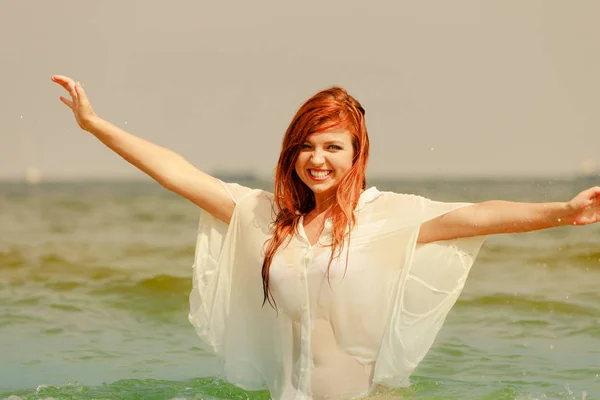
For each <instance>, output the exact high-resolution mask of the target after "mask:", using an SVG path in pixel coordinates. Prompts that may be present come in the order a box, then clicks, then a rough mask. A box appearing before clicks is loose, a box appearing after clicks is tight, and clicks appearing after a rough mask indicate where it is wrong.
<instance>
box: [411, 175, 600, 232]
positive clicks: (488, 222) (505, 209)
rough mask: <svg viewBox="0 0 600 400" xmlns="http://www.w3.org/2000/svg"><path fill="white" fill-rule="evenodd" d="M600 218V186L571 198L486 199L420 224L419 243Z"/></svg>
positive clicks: (593, 220) (584, 223)
mask: <svg viewBox="0 0 600 400" xmlns="http://www.w3.org/2000/svg"><path fill="white" fill-rule="evenodd" d="M598 221H600V187H598V186H596V187H593V188H590V189H587V190H584V191H583V192H581V193H579V194H578V195H577V196H575V197H574V198H573V200H571V201H569V202H564V203H561V202H558V203H516V202H510V201H502V200H492V201H485V202H483V203H478V204H474V205H471V206H467V207H462V208H459V209H456V210H453V211H450V212H448V213H446V214H444V215H441V216H439V217H437V218H434V219H432V220H429V221H427V222H425V223H423V224H422V225H421V230H420V232H419V237H418V239H417V241H418V242H419V243H429V242H435V241H437V240H449V239H457V238H461V237H470V236H481V235H493V234H497V233H519V232H530V231H536V230H540V229H547V228H554V227H556V226H564V225H588V224H593V223H596V222H598Z"/></svg>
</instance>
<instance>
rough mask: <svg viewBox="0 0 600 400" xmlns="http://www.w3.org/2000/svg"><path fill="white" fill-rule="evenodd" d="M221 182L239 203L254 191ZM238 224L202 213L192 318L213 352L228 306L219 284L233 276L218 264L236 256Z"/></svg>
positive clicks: (223, 325)
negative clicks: (219, 268) (221, 269)
mask: <svg viewBox="0 0 600 400" xmlns="http://www.w3.org/2000/svg"><path fill="white" fill-rule="evenodd" d="M221 183H222V184H223V187H224V189H225V191H227V193H229V195H230V196H231V198H232V200H233V201H234V202H235V203H236V207H237V204H238V202H239V201H240V200H241V199H242V198H243V197H245V196H247V195H249V194H250V193H252V192H253V189H250V188H247V187H244V186H241V185H238V184H237V183H225V182H222V181H221ZM234 213H235V211H234ZM235 225H236V224H235V223H234V221H233V218H232V222H231V223H230V224H227V223H225V222H223V221H221V220H219V219H217V218H215V217H214V216H213V215H211V214H209V213H208V212H206V211H204V210H202V211H201V213H200V221H199V224H198V233H197V237H196V250H195V255H194V265H193V267H192V291H191V292H190V312H189V315H188V319H189V321H190V323H191V324H192V325H193V326H194V328H195V329H196V333H198V335H199V336H200V338H201V339H202V341H203V342H204V343H205V344H206V345H208V346H209V348H208V349H207V350H208V351H210V352H212V353H218V352H219V349H220V347H221V341H222V340H223V339H222V338H223V332H224V329H225V318H226V315H227V307H228V299H227V296H228V293H226V291H225V290H219V288H223V287H227V285H228V283H227V282H223V280H227V279H229V278H228V277H227V274H219V270H218V268H217V267H218V265H219V262H220V260H221V262H223V259H224V258H231V257H232V256H233V254H230V253H233V251H234V247H235V236H236V235H235V230H236V229H237V227H236V226H235ZM219 275H220V278H219ZM219 279H221V282H219Z"/></svg>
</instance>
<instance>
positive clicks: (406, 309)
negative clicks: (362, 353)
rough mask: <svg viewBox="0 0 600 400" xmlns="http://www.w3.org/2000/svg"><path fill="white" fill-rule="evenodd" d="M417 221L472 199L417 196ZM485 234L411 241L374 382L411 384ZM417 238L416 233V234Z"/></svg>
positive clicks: (413, 201) (413, 199)
mask: <svg viewBox="0 0 600 400" xmlns="http://www.w3.org/2000/svg"><path fill="white" fill-rule="evenodd" d="M410 200H411V206H410V207H408V208H411V209H412V210H413V215H415V216H416V220H417V224H418V225H419V226H420V224H422V223H424V222H426V221H428V220H430V219H433V218H435V217H437V216H440V215H442V214H445V213H447V212H449V211H452V210H454V209H457V208H460V207H464V206H467V205H470V204H469V203H443V202H437V201H432V200H429V199H426V198H423V197H419V196H411V197H410ZM484 239H485V238H484V237H470V238H459V239H454V240H445V241H438V242H433V243H427V244H422V245H421V244H417V243H411V244H408V246H409V248H408V251H409V252H412V254H410V255H409V257H407V259H406V260H407V261H406V264H405V265H404V266H402V268H401V269H400V273H399V276H398V282H397V284H396V285H395V290H394V292H393V300H392V306H391V312H390V316H389V321H388V328H387V329H386V332H385V333H384V337H383V341H382V344H381V347H380V352H379V356H378V359H377V362H376V366H375V372H374V377H373V383H374V385H376V384H382V385H385V386H388V387H403V386H404V387H405V386H408V385H409V379H408V378H409V376H410V375H411V374H412V372H413V371H414V370H415V368H416V367H417V366H418V364H419V363H420V362H421V360H422V359H423V358H424V357H425V355H426V354H427V352H428V351H429V349H430V348H431V346H432V344H433V342H434V341H435V338H436V336H437V334H438V332H439V331H440V329H441V327H442V325H443V323H444V320H445V319H446V316H447V315H448V313H449V311H450V309H451V308H452V307H453V306H454V304H455V303H456V300H457V299H458V297H459V295H460V294H461V292H462V290H463V288H464V285H465V282H466V279H467V276H468V274H469V271H470V269H471V267H472V265H473V262H474V261H475V258H476V257H477V254H478V252H479V249H480V248H481V245H482V244H483V241H484ZM415 240H416V238H415Z"/></svg>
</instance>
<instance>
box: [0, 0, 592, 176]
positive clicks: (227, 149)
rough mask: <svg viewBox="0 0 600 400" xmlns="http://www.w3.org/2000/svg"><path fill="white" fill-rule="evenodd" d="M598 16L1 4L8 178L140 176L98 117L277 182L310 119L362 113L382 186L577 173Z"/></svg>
mask: <svg viewBox="0 0 600 400" xmlns="http://www.w3.org/2000/svg"><path fill="white" fill-rule="evenodd" d="M598 15H600V2H598V1H596V0H588V1H585V0H577V1H569V2H566V1H558V0H555V1H552V0H543V1H542V0H538V1H535V0H530V1H518V0H505V1H501V2H491V1H463V0H454V1H452V2H448V1H443V0H440V1H378V2H367V1H364V0H360V1H355V0H349V1H326V2H325V1H323V2H322V1H303V2H280V1H274V0H273V1H252V2H246V1H239V2H233V1H220V2H215V1H211V2H206V1H199V0H175V1H170V2H166V1H165V2H158V1H146V0H144V1H142V0H130V1H122V0H103V1H80V0H77V1H75V0H53V1H51V2H50V1H38V2H29V1H22V0H2V2H1V4H0V50H1V53H0V54H1V57H2V63H0V70H1V71H2V73H3V75H4V81H3V84H2V86H3V90H2V94H3V95H2V96H1V97H0V179H21V178H22V177H23V176H24V173H25V170H26V169H27V168H28V167H33V168H37V169H38V170H39V171H40V173H41V174H42V176H43V178H44V179H48V180H54V179H59V180H63V179H66V180H68V179H97V178H101V179H137V178H144V175H143V174H142V173H141V172H139V171H137V170H136V169H135V168H134V167H132V166H131V165H129V164H127V163H126V162H125V161H123V160H121V159H120V158H119V156H117V155H115V154H113V153H112V152H111V151H110V150H109V149H107V148H106V147H104V145H102V144H101V143H100V142H99V141H98V140H97V139H96V138H94V137H93V136H92V135H90V134H89V133H87V132H84V131H81V130H80V129H79V128H78V127H77V125H76V123H75V122H74V120H73V118H72V114H71V112H70V110H69V109H68V108H67V107H66V106H64V105H63V104H62V103H61V102H60V101H59V100H58V97H59V96H60V95H61V94H62V89H61V88H60V87H59V86H58V85H56V84H54V83H52V82H51V81H50V76H51V75H52V74H61V75H68V76H71V77H73V78H74V79H76V80H79V81H81V82H82V83H83V84H84V87H85V89H86V92H87V94H88V96H89V98H90V100H91V102H92V105H93V107H94V109H95V111H96V113H97V114H99V115H100V116H101V117H102V118H105V119H107V120H109V121H111V122H113V123H115V124H116V125H119V126H121V127H122V128H124V129H126V130H128V131H130V132H132V133H134V134H136V135H138V136H141V137H143V138H145V139H148V140H150V141H153V142H155V143H158V144H160V145H162V146H165V147H168V148H170V149H172V150H174V151H176V152H178V153H179V154H181V155H182V156H184V157H185V158H186V159H187V160H189V161H190V162H191V163H193V164H194V165H196V166H197V167H198V168H200V169H202V170H204V171H206V172H209V173H215V172H216V171H220V172H223V171H225V172H232V173H235V172H241V171H252V172H254V173H256V174H258V175H259V176H264V177H271V176H272V174H273V171H274V167H275V165H276V162H277V159H278V156H279V152H280V149H281V140H282V137H283V134H284V132H285V130H286V128H287V126H288V124H289V123H290V121H291V118H292V117H293V115H294V114H295V112H296V110H297V109H298V108H299V107H300V105H301V104H302V103H303V102H304V101H305V100H307V99H308V98H309V97H310V96H312V95H313V94H314V93H316V92H318V91H319V90H321V89H324V88H327V87H329V86H332V85H341V86H343V87H345V88H346V89H347V90H348V92H349V93H350V94H352V95H353V96H354V97H356V98H357V99H358V100H359V101H360V102H361V103H362V105H363V106H364V108H365V109H366V119H367V127H368V130H369V135H370V140H371V149H372V150H371V157H370V161H369V167H368V174H369V175H370V176H378V177H403V178H412V177H416V178H418V177H426V176H427V177H430V176H443V177H478V178H479V177H531V176H539V177H549V178H552V177H565V176H566V177H568V176H572V175H574V174H576V173H578V171H579V170H580V165H581V163H582V161H584V160H591V161H593V162H600V154H599V153H600V151H599V150H600V134H599V128H600V112H598V110H599V109H600V107H599V106H600V96H599V93H600V76H599V71H600V40H599V38H600V24H598V23H597V18H598Z"/></svg>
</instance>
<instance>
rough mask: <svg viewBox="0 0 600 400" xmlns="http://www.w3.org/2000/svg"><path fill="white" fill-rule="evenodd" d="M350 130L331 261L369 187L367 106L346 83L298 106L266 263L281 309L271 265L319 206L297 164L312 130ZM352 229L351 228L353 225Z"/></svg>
mask: <svg viewBox="0 0 600 400" xmlns="http://www.w3.org/2000/svg"><path fill="white" fill-rule="evenodd" d="M332 129H345V130H347V131H348V132H349V133H350V134H351V135H352V147H353V160H352V167H351V168H350V170H349V171H348V172H347V174H346V175H345V176H344V178H343V179H342V181H341V182H340V184H339V186H338V188H337V193H336V197H335V203H334V205H333V206H332V209H331V217H332V219H333V226H332V240H331V247H332V249H331V257H330V258H329V265H328V273H329V268H330V267H331V263H332V262H333V260H334V259H336V258H338V257H339V256H340V254H341V251H342V248H343V245H344V241H345V239H346V237H347V236H348V237H349V235H350V232H351V231H352V228H353V227H354V225H355V224H356V218H355V215H354V209H355V208H356V206H357V204H358V199H359V197H360V194H361V192H362V191H363V190H364V189H365V188H366V180H365V169H366V166H367V161H368V158H369V137H368V134H367V128H366V125H365V110H364V109H363V107H362V106H361V105H360V103H359V102H358V101H357V100H356V99H354V98H353V97H352V96H350V95H349V94H348V93H347V92H346V90H344V89H343V88H341V87H332V88H329V89H326V90H323V91H321V92H319V93H317V94H315V95H314V96H312V97H311V98H310V99H308V100H307V101H306V102H305V103H304V104H303V105H302V106H301V107H300V109H299V110H298V112H297V113H296V115H295V116H294V118H293V119H292V122H291V123H290V126H289V127H288V129H287V131H286V132H285V136H284V137H283V144H282V149H281V154H280V155H279V162H278V163H277V169H276V172H275V188H274V202H275V204H274V210H276V213H277V216H276V217H275V220H274V222H273V223H272V231H273V235H272V237H271V238H270V239H269V240H268V241H267V242H266V248H265V258H264V261H263V266H262V280H263V292H264V298H263V306H264V304H265V303H266V302H267V301H268V302H269V304H270V305H271V306H272V307H273V308H275V309H276V308H277V306H276V304H275V299H274V298H273V294H272V293H271V288H270V286H269V268H270V267H271V263H272V262H273V258H274V257H275V254H276V253H277V251H278V250H279V249H280V248H281V246H285V245H287V244H288V243H289V241H290V240H291V238H292V236H293V234H294V232H295V231H296V229H297V227H298V222H299V220H300V216H301V215H304V214H307V213H308V212H309V211H311V210H312V209H313V208H314V207H315V196H314V193H313V192H312V190H311V189H310V188H309V187H308V186H306V184H304V182H302V180H301V179H300V177H299V176H298V174H297V173H296V169H295V164H296V159H297V158H298V155H299V154H300V151H301V149H302V145H303V144H304V143H305V142H306V139H307V137H308V136H309V135H312V134H314V133H320V132H325V131H329V130H332ZM347 228H348V229H347Z"/></svg>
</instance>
